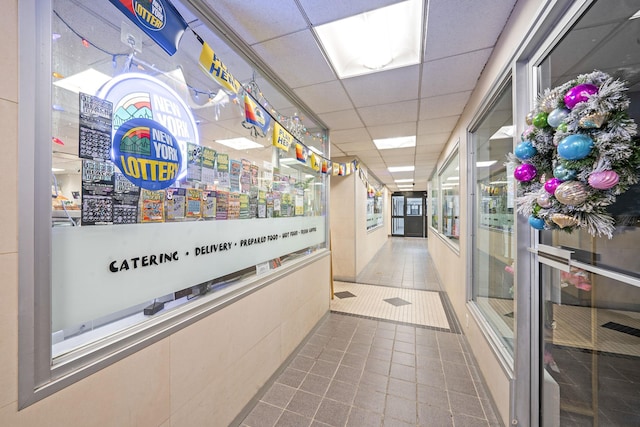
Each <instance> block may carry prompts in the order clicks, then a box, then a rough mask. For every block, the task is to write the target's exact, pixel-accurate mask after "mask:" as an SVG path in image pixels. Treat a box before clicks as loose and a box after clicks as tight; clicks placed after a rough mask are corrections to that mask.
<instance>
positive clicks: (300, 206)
mask: <svg viewBox="0 0 640 427" xmlns="http://www.w3.org/2000/svg"><path fill="white" fill-rule="evenodd" d="M295 207H296V208H295V216H302V215H304V196H303V195H300V194H296V198H295Z"/></svg>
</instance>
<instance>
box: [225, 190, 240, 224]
mask: <svg viewBox="0 0 640 427" xmlns="http://www.w3.org/2000/svg"><path fill="white" fill-rule="evenodd" d="M227 218H228V219H239V218H240V193H235V192H234V193H229V213H228V214H227Z"/></svg>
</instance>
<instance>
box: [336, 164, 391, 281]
mask: <svg viewBox="0 0 640 427" xmlns="http://www.w3.org/2000/svg"><path fill="white" fill-rule="evenodd" d="M350 160H351V159H349V160H347V161H350ZM337 161H340V159H337ZM385 195H386V190H385ZM389 210H390V207H389V204H388V200H387V197H385V205H384V212H385V216H384V221H385V224H384V226H383V227H380V228H376V229H375V230H373V231H370V232H368V231H367V187H366V185H365V184H364V183H363V182H362V180H361V179H360V178H359V177H358V174H357V173H354V174H351V175H347V176H335V177H331V207H330V217H331V238H332V242H331V245H332V247H331V250H332V252H333V277H334V278H335V279H337V280H346V281H355V279H356V277H357V276H358V274H360V272H361V271H362V270H363V269H364V268H365V267H366V266H367V264H368V263H369V261H371V259H372V258H373V257H374V255H375V254H376V253H377V252H378V250H379V249H380V248H381V247H382V245H384V243H385V242H386V241H387V238H388V236H389V232H388V231H389V230H390V225H389V222H390V219H389V217H388V215H387V211H389Z"/></svg>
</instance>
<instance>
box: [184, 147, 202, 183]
mask: <svg viewBox="0 0 640 427" xmlns="http://www.w3.org/2000/svg"><path fill="white" fill-rule="evenodd" d="M201 180H202V147H201V146H199V145H198V144H193V143H191V142H189V143H187V181H201Z"/></svg>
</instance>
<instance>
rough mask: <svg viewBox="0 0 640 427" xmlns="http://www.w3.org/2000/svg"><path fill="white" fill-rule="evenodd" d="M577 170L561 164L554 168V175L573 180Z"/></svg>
mask: <svg viewBox="0 0 640 427" xmlns="http://www.w3.org/2000/svg"><path fill="white" fill-rule="evenodd" d="M576 174H577V173H576V171H574V170H573V169H567V168H566V167H565V166H564V165H563V164H559V165H558V166H556V167H555V168H554V169H553V176H555V177H556V178H558V179H559V180H560V181H571V180H572V179H574V178H575V177H576Z"/></svg>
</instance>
